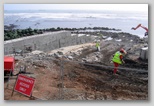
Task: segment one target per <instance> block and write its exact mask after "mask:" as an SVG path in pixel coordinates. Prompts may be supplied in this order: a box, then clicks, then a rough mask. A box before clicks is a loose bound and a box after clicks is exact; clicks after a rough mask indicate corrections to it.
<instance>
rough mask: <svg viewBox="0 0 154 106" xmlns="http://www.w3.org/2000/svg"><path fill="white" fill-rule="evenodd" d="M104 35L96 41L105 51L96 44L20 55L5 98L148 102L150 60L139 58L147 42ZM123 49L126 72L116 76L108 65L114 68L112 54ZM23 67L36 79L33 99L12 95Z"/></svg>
mask: <svg viewBox="0 0 154 106" xmlns="http://www.w3.org/2000/svg"><path fill="white" fill-rule="evenodd" d="M89 34H92V35H97V34H96V33H94V32H90V33H89ZM102 34H103V36H101V37H100V36H98V37H97V38H96V40H100V42H101V51H97V49H96V47H95V41H94V42H92V43H87V44H81V45H75V46H70V47H64V48H60V49H57V50H53V51H50V52H46V53H44V52H43V51H33V52H31V53H27V54H24V56H16V57H15V58H16V70H15V72H14V76H12V77H10V80H9V82H8V78H6V77H5V79H4V99H5V100H61V99H63V100H148V61H143V60H141V59H140V58H139V55H140V48H142V47H144V46H145V43H144V40H143V39H140V38H139V37H137V36H134V35H130V34H127V33H119V34H117V33H112V32H102ZM122 47H123V48H124V49H126V50H128V51H127V52H128V54H127V55H126V56H125V59H124V60H125V62H126V63H125V64H123V65H122V66H121V67H122V68H126V69H119V70H118V73H117V75H113V74H112V71H113V69H112V67H110V68H108V67H104V66H113V63H111V62H110V60H111V58H112V55H113V54H114V53H115V52H116V51H117V50H119V49H120V48H122ZM102 65H103V66H102ZM23 67H25V69H24V70H25V71H23V72H22V73H23V74H25V75H27V76H31V77H34V78H35V79H36V82H35V86H34V89H33V93H32V96H33V97H32V98H28V97H26V96H24V95H22V94H20V93H18V92H14V93H13V96H11V94H12V90H13V87H14V84H15V80H16V77H17V74H18V72H19V70H20V69H22V68H23ZM131 69H135V71H134V70H131ZM143 70H144V71H143Z"/></svg>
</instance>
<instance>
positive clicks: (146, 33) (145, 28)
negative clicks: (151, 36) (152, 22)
mask: <svg viewBox="0 0 154 106" xmlns="http://www.w3.org/2000/svg"><path fill="white" fill-rule="evenodd" d="M139 27H141V28H143V29H144V30H146V32H145V34H144V36H147V35H148V28H147V27H145V26H142V25H141V24H139V25H137V26H136V27H135V28H134V27H132V29H133V30H136V29H138V28H139Z"/></svg>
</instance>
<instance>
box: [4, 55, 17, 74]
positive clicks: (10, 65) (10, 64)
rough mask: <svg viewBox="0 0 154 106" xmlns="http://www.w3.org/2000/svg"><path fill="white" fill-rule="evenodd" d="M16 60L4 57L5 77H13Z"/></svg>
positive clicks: (11, 57)
mask: <svg viewBox="0 0 154 106" xmlns="http://www.w3.org/2000/svg"><path fill="white" fill-rule="evenodd" d="M14 66H15V59H14V57H13V56H4V76H7V75H11V76H12V75H13V72H14Z"/></svg>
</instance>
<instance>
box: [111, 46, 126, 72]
mask: <svg viewBox="0 0 154 106" xmlns="http://www.w3.org/2000/svg"><path fill="white" fill-rule="evenodd" d="M125 54H126V51H125V50H124V49H123V48H122V49H120V51H117V52H116V53H115V54H114V56H113V58H112V61H113V63H114V70H113V73H114V74H116V72H117V69H118V66H119V65H120V64H124V63H125V62H124V61H123V56H124V55H125Z"/></svg>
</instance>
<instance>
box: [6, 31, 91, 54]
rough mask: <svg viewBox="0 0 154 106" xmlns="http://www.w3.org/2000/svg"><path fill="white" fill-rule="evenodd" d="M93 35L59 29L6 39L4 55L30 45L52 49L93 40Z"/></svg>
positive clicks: (47, 49) (24, 49)
mask: <svg viewBox="0 0 154 106" xmlns="http://www.w3.org/2000/svg"><path fill="white" fill-rule="evenodd" d="M92 41H93V40H92V37H91V36H88V35H78V34H71V32H70V31H58V32H50V33H44V34H39V35H34V36H29V37H23V38H18V39H14V40H9V41H4V55H6V54H12V53H14V51H18V50H20V51H21V50H22V51H23V52H26V49H27V48H28V47H30V48H31V49H32V50H41V51H45V52H47V51H50V50H54V49H57V48H61V47H66V46H71V45H77V44H83V43H88V42H92Z"/></svg>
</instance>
